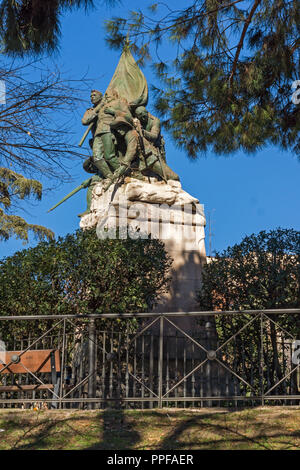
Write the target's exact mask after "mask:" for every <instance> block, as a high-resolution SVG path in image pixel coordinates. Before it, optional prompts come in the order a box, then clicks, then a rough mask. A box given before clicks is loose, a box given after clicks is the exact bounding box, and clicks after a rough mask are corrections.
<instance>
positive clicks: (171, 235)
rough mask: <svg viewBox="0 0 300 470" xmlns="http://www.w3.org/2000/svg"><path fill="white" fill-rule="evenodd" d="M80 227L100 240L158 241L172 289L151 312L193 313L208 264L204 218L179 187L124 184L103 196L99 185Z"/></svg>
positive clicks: (150, 181) (184, 322) (184, 323)
mask: <svg viewBox="0 0 300 470" xmlns="http://www.w3.org/2000/svg"><path fill="white" fill-rule="evenodd" d="M80 227H81V228H82V229H88V228H91V227H97V234H98V236H99V237H114V236H119V237H120V238H126V237H127V236H131V237H132V238H138V237H140V238H146V237H147V238H148V237H151V238H158V239H160V240H162V241H163V242H164V244H165V247H166V250H167V253H168V254H169V255H170V257H171V258H172V259H173V263H172V268H171V284H170V289H169V291H168V292H167V293H165V294H163V295H161V297H160V299H159V302H158V304H157V305H156V307H155V311H156V312H187V311H195V310H197V303H196V294H197V291H198V290H199V289H200V287H201V274H202V268H203V265H204V264H205V262H206V253H205V244H204V239H205V233H204V227H205V217H204V210H203V206H202V205H201V204H200V203H199V201H198V199H196V198H194V197H192V196H191V195H190V194H188V193H187V192H185V191H184V190H183V189H182V187H181V184H180V182H178V181H173V180H169V181H168V182H167V184H166V183H165V182H163V181H158V180H157V179H156V178H145V180H144V181H141V180H138V179H135V178H125V181H124V183H123V184H114V185H112V186H111V187H110V188H109V189H108V190H107V191H106V192H105V191H104V189H103V184H102V183H101V182H100V183H96V184H95V186H94V188H93V192H92V203H91V207H90V213H89V214H87V215H84V216H83V217H82V218H81V221H80ZM193 322H194V320H193V319H192V318H190V317H189V318H186V319H183V318H182V319H181V320H180V325H181V327H184V329H185V330H186V328H187V329H188V330H189V331H191V330H194V324H192V323H193ZM176 323H178V321H177V322H176Z"/></svg>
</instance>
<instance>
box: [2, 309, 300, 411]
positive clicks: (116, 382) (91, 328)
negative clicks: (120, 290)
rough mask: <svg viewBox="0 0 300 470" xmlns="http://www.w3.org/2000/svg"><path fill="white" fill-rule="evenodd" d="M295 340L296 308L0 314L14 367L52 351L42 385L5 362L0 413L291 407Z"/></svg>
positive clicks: (298, 392) (299, 318)
mask: <svg viewBox="0 0 300 470" xmlns="http://www.w3.org/2000/svg"><path fill="white" fill-rule="evenodd" d="M299 336H300V309H285V310H282V309H276V310H257V311H254V310H250V311H248V310H243V311H223V312H220V311H217V312H184V313H183V312H171V313H161V314H157V313H135V314H133V313H122V314H114V313H107V314H99V315H98V314H97V315H88V316H84V315H53V316H51V315H30V316H5V315H2V316H0V339H1V340H2V341H4V343H5V345H6V349H7V350H8V351H18V355H19V364H20V365H21V366H22V364H23V363H22V357H23V358H24V357H25V353H28V351H33V350H53V351H58V352H59V358H60V368H59V369H60V372H59V373H58V376H59V377H58V380H57V382H56V383H55V386H53V387H52V386H51V387H50V386H49V387H48V386H47V384H49V381H51V380H50V379H49V374H47V373H43V372H39V371H36V370H35V371H33V370H30V367H28V366H26V365H25V364H23V367H24V371H22V373H20V372H18V373H8V372H9V368H10V367H11V365H12V364H13V361H11V362H7V363H6V364H5V365H2V373H1V370H0V382H1V383H0V407H20V406H23V407H25V408H26V407H28V406H32V405H33V404H36V406H40V405H41V404H43V406H45V407H46V406H47V407H48V408H51V407H53V408H57V407H59V408H68V407H81V408H83V407H88V408H95V407H106V406H117V407H140V408H146V407H147V408H152V407H154V406H157V407H159V408H161V407H163V406H184V407H187V406H192V407H198V406H239V405H243V406H244V405H257V404H261V405H264V404H286V405H288V404H293V405H294V404H299V402H300V379H299V377H300V370H299V368H300V366H299V364H298V363H297V362H295V357H294V356H295V355H293V353H294V351H293V347H294V341H295V340H297V339H299ZM23 362H24V361H23ZM4 368H5V369H6V373H4ZM0 369H1V365H0ZM7 371H8V372H7ZM52 382H53V380H52ZM38 404H39V405H38Z"/></svg>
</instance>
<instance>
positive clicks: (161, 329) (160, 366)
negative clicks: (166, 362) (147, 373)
mask: <svg viewBox="0 0 300 470" xmlns="http://www.w3.org/2000/svg"><path fill="white" fill-rule="evenodd" d="M163 348H164V317H163V316H162V315H161V317H160V320H159V360H158V361H159V362H158V408H162V394H163V354H164V349H163Z"/></svg>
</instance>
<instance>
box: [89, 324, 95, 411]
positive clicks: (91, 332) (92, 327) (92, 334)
mask: <svg viewBox="0 0 300 470" xmlns="http://www.w3.org/2000/svg"><path fill="white" fill-rule="evenodd" d="M88 345H89V383H88V397H89V398H95V373H96V367H95V361H96V327H95V320H94V319H91V320H89V337H88ZM88 408H89V409H90V410H92V409H93V408H94V403H89V404H88Z"/></svg>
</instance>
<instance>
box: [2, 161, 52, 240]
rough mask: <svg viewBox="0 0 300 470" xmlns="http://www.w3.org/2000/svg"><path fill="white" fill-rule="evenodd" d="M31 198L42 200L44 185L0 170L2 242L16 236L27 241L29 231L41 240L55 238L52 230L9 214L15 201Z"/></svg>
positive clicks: (5, 170) (8, 171)
mask: <svg viewBox="0 0 300 470" xmlns="http://www.w3.org/2000/svg"><path fill="white" fill-rule="evenodd" d="M30 196H33V197H35V198H36V199H37V200H40V199H41V197H42V185H41V183H40V182H39V181H37V180H34V179H27V178H25V177H24V176H23V175H20V174H18V173H16V172H14V171H12V170H10V169H8V168H0V240H8V239H9V238H10V237H11V236H13V235H15V236H16V237H17V238H20V239H22V240H25V241H27V240H28V232H29V231H30V232H33V233H34V234H35V235H36V236H37V237H38V238H39V239H40V240H43V239H48V240H51V239H52V238H53V232H52V231H51V230H49V229H47V228H45V227H42V226H40V225H33V224H29V223H27V222H26V221H25V220H24V219H23V218H22V217H20V216H17V215H12V214H9V213H8V210H9V209H10V208H11V206H12V204H13V202H15V199H17V200H23V199H25V198H28V197H30Z"/></svg>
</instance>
